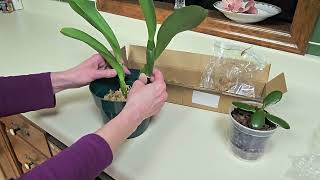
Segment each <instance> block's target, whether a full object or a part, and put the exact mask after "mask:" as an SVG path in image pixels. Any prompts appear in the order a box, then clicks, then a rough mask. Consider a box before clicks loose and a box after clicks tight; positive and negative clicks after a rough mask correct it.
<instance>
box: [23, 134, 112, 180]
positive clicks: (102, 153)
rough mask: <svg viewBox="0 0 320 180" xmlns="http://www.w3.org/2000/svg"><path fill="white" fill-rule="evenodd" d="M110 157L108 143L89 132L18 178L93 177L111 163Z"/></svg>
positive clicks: (64, 178)
mask: <svg viewBox="0 0 320 180" xmlns="http://www.w3.org/2000/svg"><path fill="white" fill-rule="evenodd" d="M112 159H113V155H112V151H111V148H110V146H109V145H108V143H107V142H106V141H105V140H104V139H103V138H102V137H100V136H98V135H96V134H89V135H86V136H84V137H82V138H81V139H80V140H78V141H77V142H76V143H74V144H73V145H72V146H70V147H69V148H67V149H65V150H64V151H62V152H61V153H59V154H58V155H57V156H55V157H53V158H51V159H49V160H47V161H46V162H44V163H43V164H42V165H40V166H38V167H36V168H35V169H33V170H32V171H30V172H28V173H26V174H24V175H23V176H21V178H20V179H22V180H31V179H32V180H40V179H45V180H56V179H59V180H70V179H88V180H89V179H94V178H95V177H97V176H98V175H99V174H100V173H101V172H102V171H103V170H104V169H105V168H106V167H107V166H108V165H110V164H111V162H112Z"/></svg>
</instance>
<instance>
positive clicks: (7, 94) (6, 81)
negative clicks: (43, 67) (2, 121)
mask: <svg viewBox="0 0 320 180" xmlns="http://www.w3.org/2000/svg"><path fill="white" fill-rule="evenodd" d="M54 106H55V96H54V93H53V89H52V83H51V77H50V73H42V74H33V75H25V76H12V77H0V117H3V116H9V115H13V114H18V113H23V112H27V111H34V110H38V109H43V108H52V107H54Z"/></svg>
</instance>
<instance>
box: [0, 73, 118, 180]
mask: <svg viewBox="0 0 320 180" xmlns="http://www.w3.org/2000/svg"><path fill="white" fill-rule="evenodd" d="M54 106H55V96H54V93H53V89H52V84H51V78H50V73H42V74H33V75H25V76H13V77H0V117H3V116H8V115H13V114H17V113H23V112H27V111H35V110H39V109H43V108H52V107H54ZM112 158H113V156H112V151H111V149H110V146H109V145H108V143H107V142H106V141H105V140H104V139H103V138H102V137H100V136H98V135H96V134H89V135H86V136H84V137H82V138H81V139H79V140H78V141H77V142H75V143H74V144H73V145H71V146H70V147H69V148H67V149H65V150H63V151H62V152H61V153H59V154H58V155H57V156H55V157H53V158H50V159H49V160H47V161H46V162H44V163H43V164H41V165H40V166H38V167H36V168H34V169H32V170H31V171H30V172H28V173H26V174H23V175H22V176H21V177H20V178H19V179H21V180H40V179H41V180H44V179H45V180H73V179H75V180H82V179H83V180H92V179H94V178H95V177H97V176H98V175H99V173H100V172H101V171H103V169H105V168H106V167H107V166H108V165H110V164H111V162H112Z"/></svg>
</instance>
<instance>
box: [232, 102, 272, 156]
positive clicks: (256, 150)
mask: <svg viewBox="0 0 320 180" xmlns="http://www.w3.org/2000/svg"><path fill="white" fill-rule="evenodd" d="M245 103H249V104H252V105H258V106H261V104H260V103H256V102H251V101H249V102H248V101H247V102H245ZM234 108H235V107H234V106H232V107H231V108H230V110H229V116H230V119H231V121H232V123H231V124H232V125H231V126H232V127H231V133H230V144H231V150H232V151H233V153H234V154H235V155H236V156H238V157H240V158H242V159H245V160H257V159H259V158H260V157H261V156H262V155H263V154H264V150H265V146H266V144H267V142H268V140H269V139H270V137H271V136H272V134H273V133H274V132H275V131H276V129H277V128H275V129H273V130H269V131H262V130H254V129H251V128H248V127H246V126H243V125H242V124H240V123H239V122H237V121H236V120H235V119H234V118H233V117H232V115H231V112H232V111H233V110H234Z"/></svg>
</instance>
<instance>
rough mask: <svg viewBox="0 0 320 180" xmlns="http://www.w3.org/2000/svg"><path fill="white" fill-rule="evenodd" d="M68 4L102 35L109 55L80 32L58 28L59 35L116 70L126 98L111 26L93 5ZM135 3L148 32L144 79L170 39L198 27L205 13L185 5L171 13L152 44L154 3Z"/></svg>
mask: <svg viewBox="0 0 320 180" xmlns="http://www.w3.org/2000/svg"><path fill="white" fill-rule="evenodd" d="M68 2H69V5H70V7H71V8H72V9H73V10H74V11H75V12H76V13H78V14H79V15H80V16H82V17H83V18H84V19H85V20H86V21H87V22H88V23H90V24H91V25H92V26H93V27H95V28H96V29H97V30H98V31H100V32H101V33H102V35H103V36H104V37H105V38H106V40H107V42H108V43H109V45H110V46H111V48H112V50H113V54H112V53H111V52H110V51H109V50H108V49H107V48H106V47H105V46H104V45H103V43H101V42H99V41H98V40H96V39H95V38H94V37H92V36H90V35H89V34H87V33H85V32H83V31H81V30H78V29H75V28H71V27H65V28H62V29H61V33H62V34H64V35H65V36H68V37H71V38H74V39H77V40H80V41H82V42H84V43H86V44H88V45H89V46H90V47H91V48H93V49H95V50H96V51H97V52H98V53H99V54H100V55H101V56H102V57H103V58H104V59H105V61H107V63H108V64H109V65H110V66H111V67H112V68H113V69H115V70H116V72H117V74H118V79H119V84H120V89H121V92H122V94H123V95H124V96H126V95H127V93H128V92H127V91H128V89H127V85H126V84H125V73H124V69H123V64H122V61H121V49H120V45H119V42H118V40H117V38H116V36H115V35H114V32H113V31H112V29H111V27H110V26H109V24H108V23H107V22H106V20H105V19H104V18H103V17H102V16H101V14H100V13H99V12H98V10H97V9H96V8H95V6H94V4H93V3H92V2H90V1H89V0H69V1H68ZM139 3H140V6H141V9H142V12H143V14H144V17H145V21H146V24H147V29H148V43H147V50H146V57H147V62H146V64H145V66H144V67H143V69H142V70H141V72H143V73H145V74H146V75H147V76H151V74H152V71H153V66H154V62H155V60H156V59H157V58H158V57H159V56H160V55H161V53H162V52H163V51H164V49H165V48H166V47H167V46H168V44H169V43H170V41H171V40H172V38H173V37H174V36H175V35H177V34H178V33H180V32H182V31H186V30H190V29H192V28H195V27H196V26H198V25H199V24H200V23H201V22H202V21H203V20H204V19H205V18H206V16H207V15H208V11H207V10H206V9H204V8H202V7H200V6H187V7H184V8H181V9H178V10H175V11H173V13H172V14H171V15H170V16H168V18H167V19H165V20H164V22H163V24H162V25H161V27H160V29H159V32H158V34H157V41H156V42H155V33H156V26H157V24H156V13H155V7H154V2H153V0H139ZM133 36H134V34H133Z"/></svg>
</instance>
